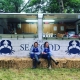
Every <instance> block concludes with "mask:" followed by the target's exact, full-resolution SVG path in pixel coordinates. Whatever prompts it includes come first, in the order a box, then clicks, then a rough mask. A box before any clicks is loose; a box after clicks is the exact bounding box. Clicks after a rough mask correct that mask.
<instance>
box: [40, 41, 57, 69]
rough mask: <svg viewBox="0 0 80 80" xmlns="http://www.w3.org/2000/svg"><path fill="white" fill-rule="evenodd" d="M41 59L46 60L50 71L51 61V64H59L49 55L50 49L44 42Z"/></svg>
mask: <svg viewBox="0 0 80 80" xmlns="http://www.w3.org/2000/svg"><path fill="white" fill-rule="evenodd" d="M41 55H42V58H44V59H47V61H48V68H49V69H51V60H53V62H54V63H55V64H56V65H58V63H59V62H57V61H55V60H54V59H53V57H52V54H51V49H50V47H49V43H48V42H45V43H44V46H43V47H42V54H41Z"/></svg>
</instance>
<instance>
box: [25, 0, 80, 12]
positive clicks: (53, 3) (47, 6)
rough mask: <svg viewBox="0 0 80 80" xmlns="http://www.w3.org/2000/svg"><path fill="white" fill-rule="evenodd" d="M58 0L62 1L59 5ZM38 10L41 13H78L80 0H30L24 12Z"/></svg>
mask: <svg viewBox="0 0 80 80" xmlns="http://www.w3.org/2000/svg"><path fill="white" fill-rule="evenodd" d="M60 1H62V2H63V5H62V6H60V5H61V3H59V2H60ZM62 7H63V8H62ZM39 10H41V11H42V12H43V13H44V12H49V13H59V12H64V13H79V12H80V0H30V3H29V6H28V8H26V9H25V11H26V12H38V11H39ZM61 10H63V11H61Z"/></svg>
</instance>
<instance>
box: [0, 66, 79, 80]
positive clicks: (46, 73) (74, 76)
mask: <svg viewBox="0 0 80 80" xmlns="http://www.w3.org/2000/svg"><path fill="white" fill-rule="evenodd" d="M0 80H80V69H66V68H55V69H51V70H48V69H41V68H37V69H21V70H17V69H0Z"/></svg>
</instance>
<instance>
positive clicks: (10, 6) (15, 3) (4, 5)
mask: <svg viewBox="0 0 80 80" xmlns="http://www.w3.org/2000/svg"><path fill="white" fill-rule="evenodd" d="M0 4H1V5H0V9H1V10H4V11H5V12H16V13H19V12H21V11H22V10H24V8H25V6H26V5H27V3H26V4H25V5H24V0H1V1H0Z"/></svg>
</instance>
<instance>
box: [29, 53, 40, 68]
mask: <svg viewBox="0 0 80 80" xmlns="http://www.w3.org/2000/svg"><path fill="white" fill-rule="evenodd" d="M30 58H31V59H33V68H36V67H37V63H38V62H39V58H40V55H38V54H30Z"/></svg>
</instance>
